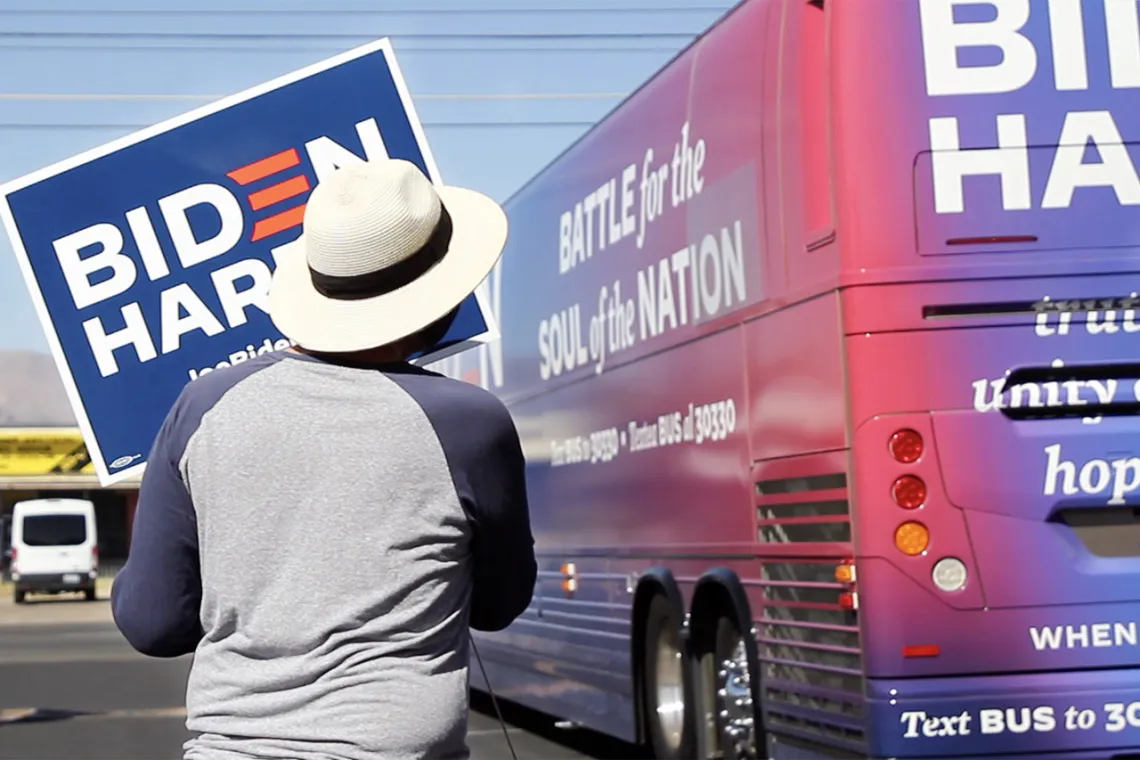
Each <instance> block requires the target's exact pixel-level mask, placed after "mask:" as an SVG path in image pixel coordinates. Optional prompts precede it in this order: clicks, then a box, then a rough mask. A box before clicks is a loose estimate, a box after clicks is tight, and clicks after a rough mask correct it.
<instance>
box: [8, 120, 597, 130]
mask: <svg viewBox="0 0 1140 760" xmlns="http://www.w3.org/2000/svg"><path fill="white" fill-rule="evenodd" d="M421 123H422V124H423V125H424V126H425V127H443V128H448V127H451V128H467V129H469V128H473V127H493V128H496V129H498V128H502V127H526V128H538V127H592V126H594V124H596V123H597V122H594V121H425V122H421ZM153 126H154V124H85V123H75V122H0V129H145V128H147V127H153Z"/></svg>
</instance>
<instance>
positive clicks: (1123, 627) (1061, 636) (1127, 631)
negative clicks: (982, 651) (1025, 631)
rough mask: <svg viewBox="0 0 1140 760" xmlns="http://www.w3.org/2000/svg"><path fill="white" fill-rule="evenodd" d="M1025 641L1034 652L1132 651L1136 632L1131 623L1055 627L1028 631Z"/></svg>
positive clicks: (1135, 641)
mask: <svg viewBox="0 0 1140 760" xmlns="http://www.w3.org/2000/svg"><path fill="white" fill-rule="evenodd" d="M1029 638H1030V639H1031V640H1032V641H1033V648H1034V649H1036V650H1037V651H1038V652H1043V651H1045V650H1047V649H1088V648H1090V647H1095V648H1105V647H1134V646H1136V645H1137V630H1136V623H1135V622H1128V623H1092V624H1091V625H1085V624H1081V625H1055V626H1052V627H1048V628H1036V627H1031V628H1030V629H1029Z"/></svg>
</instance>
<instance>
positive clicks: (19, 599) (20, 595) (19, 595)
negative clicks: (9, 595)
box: [16, 589, 28, 604]
mask: <svg viewBox="0 0 1140 760" xmlns="http://www.w3.org/2000/svg"><path fill="white" fill-rule="evenodd" d="M27 594H28V592H27V591H24V590H23V589H16V604H23V603H24V597H25V596H27Z"/></svg>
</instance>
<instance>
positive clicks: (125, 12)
mask: <svg viewBox="0 0 1140 760" xmlns="http://www.w3.org/2000/svg"><path fill="white" fill-rule="evenodd" d="M731 7H732V6H731V5H725V6H709V7H706V6H700V5H675V6H658V7H655V8H645V7H640V8H639V7H628V6H618V7H599V8H583V7H581V6H578V7H574V8H478V9H460V8H376V9H365V8H330V9H327V10H326V9H318V8H296V9H288V8H266V9H264V10H259V9H255V8H216V9H203V8H139V9H137V10H132V9H126V8H112V9H107V10H92V9H90V8H83V7H76V8H68V9H60V8H51V9H36V8H5V9H0V16H17V15H35V16H49V15H58V16H64V15H68V16H70V15H75V14H77V13H82V14H85V15H96V14H98V15H101V16H215V15H216V16H223V15H224V16H246V15H248V16H253V15H257V16H325V15H328V16H396V15H400V16H456V15H463V16H525V15H534V16H538V15H554V14H558V15H562V14H576V15H583V14H587V13H589V14H600V13H724V12H725V11H726V10H728V9H729V8H731Z"/></svg>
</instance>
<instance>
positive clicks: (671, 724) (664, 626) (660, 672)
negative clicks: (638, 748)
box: [644, 595, 695, 760]
mask: <svg viewBox="0 0 1140 760" xmlns="http://www.w3.org/2000/svg"><path fill="white" fill-rule="evenodd" d="M680 627H681V621H679V620H676V619H674V616H673V615H672V613H671V611H670V608H669V604H668V602H666V600H665V597H664V596H660V595H659V596H656V597H654V598H653V601H652V602H650V604H649V610H648V612H647V613H646V621H645V650H644V651H645V670H644V673H645V708H646V709H645V715H646V723H647V726H646V727H647V729H648V732H647V733H648V738H649V746H650V749H652V750H653V757H655V758H658V759H659V760H688V758H691V757H694V755H695V750H694V744H695V737H694V735H693V729H692V719H691V716H690V707H689V704H688V700H687V699H686V698H685V667H686V658H685V655H684V649H683V647H682V646H681V635H680Z"/></svg>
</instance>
